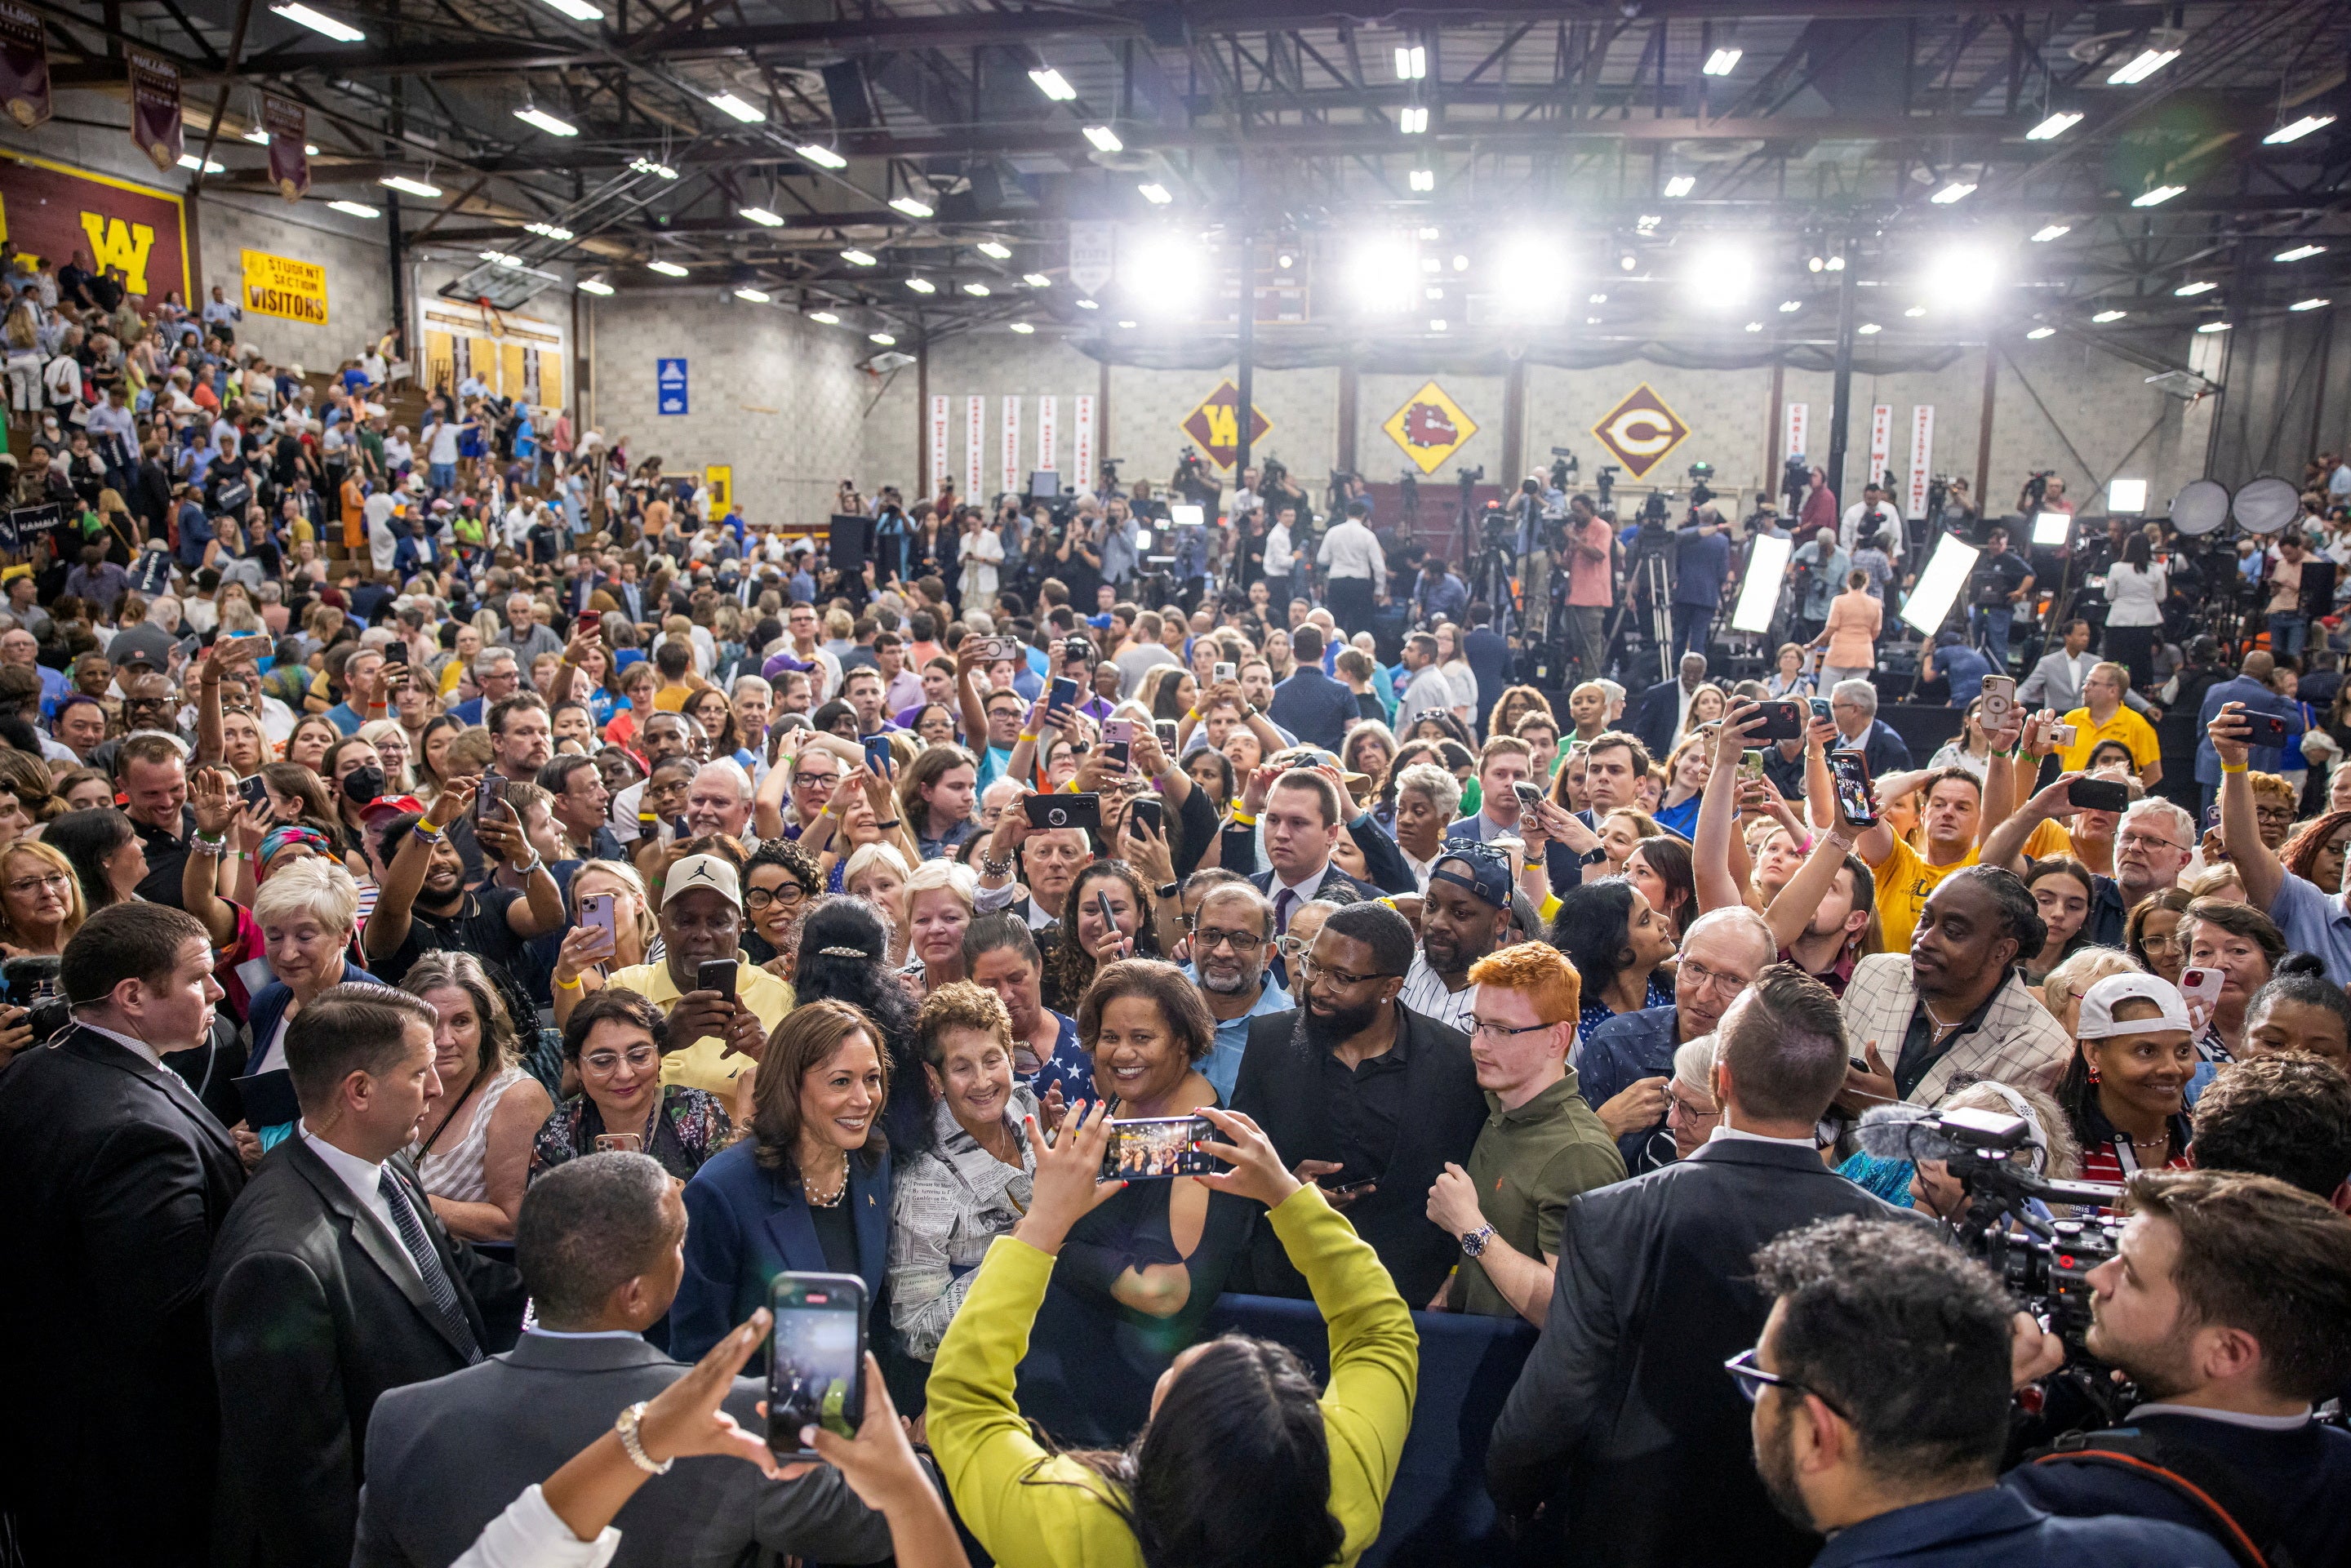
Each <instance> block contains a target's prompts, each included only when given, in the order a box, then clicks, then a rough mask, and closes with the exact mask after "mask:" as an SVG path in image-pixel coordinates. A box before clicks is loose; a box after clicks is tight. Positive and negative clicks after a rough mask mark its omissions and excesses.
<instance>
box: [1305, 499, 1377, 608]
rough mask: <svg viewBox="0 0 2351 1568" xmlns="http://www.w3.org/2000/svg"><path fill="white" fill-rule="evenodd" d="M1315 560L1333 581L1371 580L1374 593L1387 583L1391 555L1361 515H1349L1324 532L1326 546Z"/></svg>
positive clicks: (1323, 544) (1324, 545)
mask: <svg viewBox="0 0 2351 1568" xmlns="http://www.w3.org/2000/svg"><path fill="white" fill-rule="evenodd" d="M1314 559H1315V560H1316V562H1317V563H1318V564H1320V565H1321V566H1322V570H1323V571H1324V572H1325V573H1326V574H1327V576H1328V580H1331V581H1333V582H1337V581H1341V580H1345V579H1348V578H1353V579H1357V580H1368V581H1369V582H1370V583H1371V585H1372V591H1373V592H1374V593H1377V592H1378V591H1381V590H1382V589H1384V588H1385V587H1386V586H1387V580H1388V558H1387V556H1386V554H1385V553H1384V552H1383V551H1382V550H1381V549H1380V541H1379V540H1378V538H1375V537H1374V535H1373V533H1372V530H1371V529H1369V528H1365V527H1364V525H1363V523H1362V521H1361V520H1360V519H1358V518H1355V517H1349V518H1348V519H1347V520H1346V521H1345V522H1343V523H1341V524H1340V525H1339V526H1338V527H1336V528H1332V530H1331V531H1330V532H1329V533H1326V534H1324V535H1323V536H1322V549H1321V550H1320V551H1319V552H1317V554H1316V556H1315V558H1314Z"/></svg>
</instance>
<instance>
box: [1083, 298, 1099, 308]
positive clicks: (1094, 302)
mask: <svg viewBox="0 0 2351 1568" xmlns="http://www.w3.org/2000/svg"><path fill="white" fill-rule="evenodd" d="M1078 308H1079V309H1081V310H1099V309H1101V308H1102V301H1100V300H1098V299H1081V300H1079V301H1078Z"/></svg>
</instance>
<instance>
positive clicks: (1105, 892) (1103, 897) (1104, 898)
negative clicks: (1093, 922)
mask: <svg viewBox="0 0 2351 1568" xmlns="http://www.w3.org/2000/svg"><path fill="white" fill-rule="evenodd" d="M1094 913H1095V914H1097V915H1101V916H1102V929H1103V930H1105V931H1115V930H1117V929H1118V915H1117V913H1116V912H1115V911H1113V909H1112V908H1111V906H1110V890H1109V889H1108V888H1102V887H1097V888H1095V889H1094Z"/></svg>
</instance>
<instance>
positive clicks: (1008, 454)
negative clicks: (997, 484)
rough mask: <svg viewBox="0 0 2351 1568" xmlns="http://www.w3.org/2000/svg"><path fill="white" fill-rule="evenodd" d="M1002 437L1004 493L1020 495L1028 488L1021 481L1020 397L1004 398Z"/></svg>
mask: <svg viewBox="0 0 2351 1568" xmlns="http://www.w3.org/2000/svg"><path fill="white" fill-rule="evenodd" d="M1000 439H1001V440H1002V442H1003V444H1004V454H1003V455H1004V493H1005V494H1006V495H1008V496H1018V495H1019V494H1020V492H1021V491H1022V490H1023V489H1025V488H1027V486H1023V485H1022V484H1021V483H1020V479H1021V474H1020V400H1019V398H1018V397H1007V398H1006V399H1005V400H1004V429H1003V431H1002V432H1001V433H1000Z"/></svg>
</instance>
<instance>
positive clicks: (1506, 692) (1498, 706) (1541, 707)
mask: <svg viewBox="0 0 2351 1568" xmlns="http://www.w3.org/2000/svg"><path fill="white" fill-rule="evenodd" d="M1531 713H1539V714H1541V715H1542V716H1544V717H1545V718H1548V719H1550V720H1551V721H1552V723H1553V724H1557V723H1558V722H1559V719H1558V716H1557V715H1555V714H1553V713H1552V711H1551V699H1550V698H1549V697H1547V696H1545V695H1542V693H1541V692H1539V691H1537V690H1535V688H1534V687H1532V686H1505V687H1503V688H1502V695H1500V696H1499V697H1498V698H1496V699H1495V702H1494V706H1493V709H1492V711H1491V712H1490V713H1489V714H1488V715H1487V718H1486V733H1487V734H1488V735H1516V734H1518V733H1519V721H1520V719H1522V718H1524V717H1526V716H1527V715H1529V714H1531Z"/></svg>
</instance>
